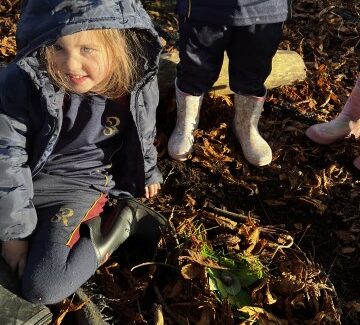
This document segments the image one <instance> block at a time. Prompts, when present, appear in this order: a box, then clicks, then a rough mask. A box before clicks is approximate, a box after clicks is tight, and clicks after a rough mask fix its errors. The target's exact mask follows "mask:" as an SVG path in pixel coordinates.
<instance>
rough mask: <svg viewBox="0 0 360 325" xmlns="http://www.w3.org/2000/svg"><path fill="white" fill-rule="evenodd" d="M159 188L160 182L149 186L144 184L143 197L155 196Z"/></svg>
mask: <svg viewBox="0 0 360 325" xmlns="http://www.w3.org/2000/svg"><path fill="white" fill-rule="evenodd" d="M160 189H161V186H160V184H150V185H149V186H145V197H146V198H147V199H149V198H152V197H154V196H156V195H157V194H158V193H159V190H160Z"/></svg>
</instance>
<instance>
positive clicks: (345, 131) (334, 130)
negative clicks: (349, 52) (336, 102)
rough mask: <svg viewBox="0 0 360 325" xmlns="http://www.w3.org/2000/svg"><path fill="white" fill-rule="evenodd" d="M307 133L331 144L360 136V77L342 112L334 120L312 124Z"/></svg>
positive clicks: (321, 141) (317, 140) (311, 137)
mask: <svg viewBox="0 0 360 325" xmlns="http://www.w3.org/2000/svg"><path fill="white" fill-rule="evenodd" d="M306 135H307V137H308V138H310V139H311V140H312V141H314V142H316V143H320V144H331V143H333V142H335V141H338V140H342V139H344V138H345V137H348V136H350V135H354V136H355V138H359V137H360V78H359V79H358V80H357V82H356V84H355V87H354V88H353V90H352V92H351V94H350V96H349V98H348V99H347V101H346V103H345V105H344V107H343V109H342V111H341V113H340V114H339V115H338V116H337V117H336V118H335V119H333V120H332V121H329V122H326V123H319V124H314V125H312V126H310V127H309V128H308V129H307V130H306Z"/></svg>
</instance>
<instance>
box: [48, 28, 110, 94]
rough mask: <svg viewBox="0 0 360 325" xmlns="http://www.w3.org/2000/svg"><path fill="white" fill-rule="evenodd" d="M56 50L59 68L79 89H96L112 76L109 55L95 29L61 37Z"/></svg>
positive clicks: (55, 54)
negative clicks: (95, 34)
mask: <svg viewBox="0 0 360 325" xmlns="http://www.w3.org/2000/svg"><path fill="white" fill-rule="evenodd" d="M53 54H54V55H53V59H54V67H55V69H56V70H57V71H58V72H59V74H60V75H61V77H62V79H63V80H64V81H65V82H66V83H67V85H68V88H69V89H70V90H72V91H74V92H76V93H79V94H83V93H87V92H89V91H92V90H93V89H94V88H96V87H97V86H99V85H100V84H102V83H104V82H106V81H107V80H108V79H109V75H110V69H111V62H110V60H109V56H108V54H107V52H106V50H105V48H104V46H102V45H101V44H100V42H99V41H98V40H97V39H96V38H95V37H94V35H93V33H91V31H82V32H78V33H75V34H72V35H67V36H63V37H60V38H59V39H58V40H57V41H56V42H55V44H54V45H53Z"/></svg>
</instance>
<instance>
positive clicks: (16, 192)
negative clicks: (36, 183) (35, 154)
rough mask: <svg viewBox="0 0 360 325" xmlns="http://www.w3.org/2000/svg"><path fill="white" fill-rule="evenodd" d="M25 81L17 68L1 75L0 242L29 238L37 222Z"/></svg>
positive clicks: (9, 67)
mask: <svg viewBox="0 0 360 325" xmlns="http://www.w3.org/2000/svg"><path fill="white" fill-rule="evenodd" d="M26 105H29V101H28V98H27V89H26V80H25V77H24V76H22V74H21V72H20V71H19V69H18V68H17V67H14V66H12V65H10V66H8V67H7V68H6V69H5V70H2V71H1V73H0V240H1V241H6V240H12V239H21V238H25V237H27V236H29V235H30V234H31V233H32V231H33V230H34V228H35V226H36V223H37V216H36V211H35V208H34V206H33V203H32V198H33V183H32V175H31V171H30V168H29V167H28V166H27V161H28V155H27V152H26V143H27V135H28V131H29V130H28V123H27V122H26V121H27V120H28V119H27V118H26V114H27V113H26Z"/></svg>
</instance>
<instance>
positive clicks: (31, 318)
mask: <svg viewBox="0 0 360 325" xmlns="http://www.w3.org/2000/svg"><path fill="white" fill-rule="evenodd" d="M18 282H19V281H18V280H17V278H16V277H15V276H14V274H13V273H12V272H11V270H10V267H9V266H8V265H7V263H6V262H5V261H4V259H3V258H2V257H1V256H0V306H1V307H0V324H4V325H5V324H17V325H45V324H50V323H51V320H52V316H53V315H52V313H51V312H50V310H49V308H47V307H46V306H44V305H35V304H32V303H30V302H28V301H26V300H24V299H22V298H20V297H19V296H17V295H16V294H15V293H13V292H11V291H9V290H13V291H14V292H17V290H18V288H19V283H18ZM8 289H9V290H8Z"/></svg>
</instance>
